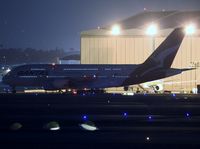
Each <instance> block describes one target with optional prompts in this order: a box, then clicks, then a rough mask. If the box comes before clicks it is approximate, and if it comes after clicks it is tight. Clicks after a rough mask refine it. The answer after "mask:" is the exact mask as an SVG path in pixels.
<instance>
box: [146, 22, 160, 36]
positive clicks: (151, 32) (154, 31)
mask: <svg viewBox="0 0 200 149" xmlns="http://www.w3.org/2000/svg"><path fill="white" fill-rule="evenodd" d="M157 33H158V27H157V25H156V24H151V25H149V26H148V28H147V30H146V34H147V35H150V36H154V35H156V34H157Z"/></svg>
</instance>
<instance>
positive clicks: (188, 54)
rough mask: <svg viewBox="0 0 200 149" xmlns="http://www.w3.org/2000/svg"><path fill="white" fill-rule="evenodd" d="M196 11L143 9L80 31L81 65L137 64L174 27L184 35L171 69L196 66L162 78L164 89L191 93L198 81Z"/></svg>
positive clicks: (198, 17) (199, 20) (199, 60)
mask: <svg viewBox="0 0 200 149" xmlns="http://www.w3.org/2000/svg"><path fill="white" fill-rule="evenodd" d="M199 25H200V11H187V12H186V11H184V12H182V11H162V12H148V11H144V12H142V13H139V14H137V15H135V16H132V17H129V18H127V19H125V20H122V21H119V22H117V23H115V25H114V24H113V25H111V26H106V27H102V28H101V27H98V28H97V29H92V30H88V31H83V32H82V33H81V64H140V63H143V62H144V61H145V59H146V58H147V57H148V56H150V54H151V53H152V52H153V51H154V50H155V49H156V47H158V46H159V44H160V43H161V42H162V41H163V40H164V39H165V38H166V37H167V36H168V35H169V33H170V32H171V31H172V30H173V29H174V28H176V27H179V26H183V27H185V32H186V37H185V38H184V40H183V43H182V45H181V47H180V49H179V51H178V53H177V56H176V58H175V60H174V62H173V65H172V67H173V68H188V67H196V68H197V69H195V70H192V71H188V72H184V73H182V74H180V75H177V76H174V77H170V78H166V79H164V80H162V81H161V82H162V85H163V87H164V90H167V91H174V92H191V91H194V90H195V89H196V88H197V85H198V84H200V68H199V67H200V32H199V31H200V30H199V27H200V26H199Z"/></svg>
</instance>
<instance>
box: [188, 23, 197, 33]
mask: <svg viewBox="0 0 200 149" xmlns="http://www.w3.org/2000/svg"><path fill="white" fill-rule="evenodd" d="M195 32H196V26H195V25H194V24H189V25H188V26H186V27H185V33H186V34H187V35H193V34H195Z"/></svg>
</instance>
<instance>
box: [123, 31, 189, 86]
mask: <svg viewBox="0 0 200 149" xmlns="http://www.w3.org/2000/svg"><path fill="white" fill-rule="evenodd" d="M184 36H185V34H184V30H183V28H176V29H175V30H174V31H173V32H172V33H171V34H170V35H169V36H168V37H167V38H166V39H165V40H164V41H163V42H162V43H161V44H160V46H159V47H158V48H157V49H156V50H155V51H154V52H153V53H152V54H151V55H150V56H149V57H148V58H147V60H146V61H145V62H144V63H143V64H141V65H139V66H138V67H137V68H136V69H135V70H134V71H133V72H132V73H131V74H130V78H128V79H126V80H125V81H124V82H123V85H129V84H139V83H143V82H147V81H153V80H158V79H161V78H165V77H169V76H173V75H176V74H179V73H181V72H182V71H180V70H173V71H172V68H170V67H171V65H172V63H173V61H174V58H175V56H176V54H177V52H178V49H179V48H180V45H181V43H182V41H183V38H184ZM183 71H186V70H183Z"/></svg>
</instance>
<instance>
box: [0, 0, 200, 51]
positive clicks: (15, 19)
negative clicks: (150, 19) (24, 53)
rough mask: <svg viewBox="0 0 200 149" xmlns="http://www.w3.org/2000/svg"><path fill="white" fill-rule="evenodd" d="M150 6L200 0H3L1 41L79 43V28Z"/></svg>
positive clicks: (199, 6) (41, 45)
mask: <svg viewBox="0 0 200 149" xmlns="http://www.w3.org/2000/svg"><path fill="white" fill-rule="evenodd" d="M144 8H147V10H153V11H154V10H162V9H165V10H200V0H165V1H164V0H0V44H3V45H4V47H14V48H27V47H31V48H37V49H55V48H56V47H58V48H63V49H66V50H67V49H69V48H75V49H79V47H80V32H81V31H83V30H87V29H92V28H97V27H98V26H105V25H108V24H112V23H113V22H115V21H118V20H121V19H125V18H127V17H129V16H132V15H134V14H136V13H139V12H142V11H143V9H144Z"/></svg>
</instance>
